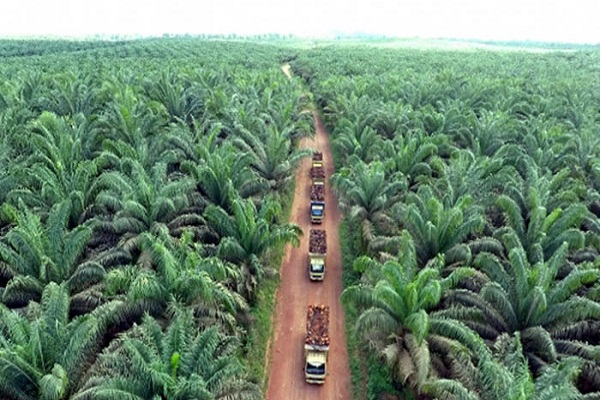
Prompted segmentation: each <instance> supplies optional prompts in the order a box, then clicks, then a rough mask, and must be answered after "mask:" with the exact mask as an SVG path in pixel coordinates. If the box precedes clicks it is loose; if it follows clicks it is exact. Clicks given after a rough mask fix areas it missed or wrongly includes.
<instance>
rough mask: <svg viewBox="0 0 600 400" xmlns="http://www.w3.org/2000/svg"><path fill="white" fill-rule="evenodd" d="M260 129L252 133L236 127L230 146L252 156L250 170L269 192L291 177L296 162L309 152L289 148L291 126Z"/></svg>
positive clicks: (275, 189) (270, 126)
mask: <svg viewBox="0 0 600 400" xmlns="http://www.w3.org/2000/svg"><path fill="white" fill-rule="evenodd" d="M263 128H264V129H263V131H261V132H258V133H252V132H250V131H248V130H247V129H245V128H243V127H241V126H238V127H237V128H236V137H235V138H233V139H232V143H233V144H234V145H235V146H236V147H238V149H239V150H240V151H241V152H242V153H247V154H250V155H251V156H252V161H251V166H252V168H253V169H254V170H255V171H256V172H257V173H258V175H259V176H260V177H261V178H263V179H264V180H266V181H267V182H268V183H269V185H270V188H271V190H273V191H278V190H279V189H281V188H283V187H285V186H286V185H287V183H288V182H289V181H290V180H291V179H292V178H293V177H294V174H295V173H296V168H297V167H298V165H299V164H300V161H302V159H303V158H304V157H308V156H309V155H311V154H312V153H311V151H310V150H308V149H299V148H294V147H293V144H292V141H291V136H290V135H291V134H292V133H293V127H288V128H287V129H285V130H278V129H277V128H276V127H274V126H273V125H266V126H264V127H263Z"/></svg>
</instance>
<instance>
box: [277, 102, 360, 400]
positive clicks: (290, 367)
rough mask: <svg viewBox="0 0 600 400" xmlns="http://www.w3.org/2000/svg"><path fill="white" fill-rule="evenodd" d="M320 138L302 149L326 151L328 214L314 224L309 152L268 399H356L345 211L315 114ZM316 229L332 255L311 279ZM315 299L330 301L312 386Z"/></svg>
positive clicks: (285, 267) (281, 293)
mask: <svg viewBox="0 0 600 400" xmlns="http://www.w3.org/2000/svg"><path fill="white" fill-rule="evenodd" d="M314 118H315V129H316V133H315V137H314V139H310V138H305V139H303V140H302V142H301V143H300V147H302V148H313V149H317V150H319V151H322V152H323V164H324V168H325V176H326V180H325V217H324V221H323V223H322V224H321V225H318V224H316V225H313V224H311V222H310V216H309V203H310V201H309V199H310V185H311V180H310V174H309V170H310V168H311V159H310V157H307V158H305V159H304V160H303V161H302V164H301V165H300V168H299V169H298V171H297V173H296V191H295V193H294V201H293V204H292V210H291V213H290V222H293V223H296V224H298V225H299V226H300V227H301V228H302V230H303V231H304V235H303V236H302V238H301V240H300V246H299V247H297V248H294V247H292V246H289V245H288V246H287V248H286V253H285V255H284V257H283V260H282V265H281V269H280V274H281V284H280V287H279V290H278V292H277V294H276V296H277V299H276V303H277V305H276V310H275V320H274V324H275V325H274V336H273V341H272V347H271V350H270V351H271V355H272V363H271V365H270V376H269V386H268V389H267V395H266V399H267V400H304V399H307V400H308V399H310V400H349V399H351V382H350V367H349V363H348V350H347V346H346V331H345V322H344V310H343V308H342V304H341V302H340V294H341V293H342V289H343V284H342V257H341V251H340V243H339V235H338V224H339V223H340V221H341V213H340V211H339V209H338V205H337V199H336V197H335V196H334V195H333V192H332V190H331V185H330V184H329V177H330V176H331V174H332V173H333V172H334V170H333V160H332V158H331V149H330V146H329V136H328V135H327V133H326V132H325V129H324V127H323V124H322V122H321V120H320V118H319V116H318V114H317V113H316V112H315V113H314ZM311 228H319V229H326V230H327V247H328V249H327V259H326V261H325V265H326V267H325V280H323V281H322V282H312V281H310V279H309V277H308V240H309V236H310V234H309V232H310V229H311ZM311 304H323V305H326V306H329V308H330V316H329V324H330V325H329V335H330V337H331V344H330V347H329V359H328V361H327V368H328V372H327V378H326V379H325V384H324V385H311V384H308V383H306V382H305V380H304V336H305V333H306V310H307V307H308V306H309V305H311Z"/></svg>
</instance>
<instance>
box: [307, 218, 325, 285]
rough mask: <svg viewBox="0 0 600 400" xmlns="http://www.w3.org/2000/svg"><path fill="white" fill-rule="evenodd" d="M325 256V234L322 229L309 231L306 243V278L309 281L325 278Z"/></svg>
mask: <svg viewBox="0 0 600 400" xmlns="http://www.w3.org/2000/svg"><path fill="white" fill-rule="evenodd" d="M326 256H327V232H326V231H325V230H324V229H311V230H310V237H309V241H308V276H309V278H310V280H311V281H322V280H323V279H324V278H325V257H326Z"/></svg>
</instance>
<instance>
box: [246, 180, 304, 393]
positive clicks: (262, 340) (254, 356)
mask: <svg viewBox="0 0 600 400" xmlns="http://www.w3.org/2000/svg"><path fill="white" fill-rule="evenodd" d="M294 190H295V181H294V180H292V181H291V183H290V186H289V187H288V188H287V189H286V190H285V191H284V192H282V195H281V202H280V204H283V205H284V208H283V209H282V217H281V221H284V222H287V221H289V216H290V212H291V210H292V202H293V199H294ZM284 252H285V246H283V245H282V246H278V247H276V248H272V249H270V250H269V251H268V252H267V254H266V256H265V265H267V266H268V267H271V268H273V269H275V270H276V271H277V272H278V273H277V274H276V275H275V276H273V277H269V278H266V279H264V281H263V284H262V285H261V288H260V289H259V291H258V294H257V303H256V306H255V307H253V308H252V310H251V315H252V320H253V324H252V328H251V330H250V332H248V342H247V347H246V348H247V353H246V360H245V362H246V367H247V370H248V373H249V374H250V376H252V377H253V378H255V379H256V380H257V381H258V382H259V384H260V385H261V387H262V388H263V392H264V391H266V386H267V384H268V376H265V373H268V370H269V365H270V363H271V360H270V354H269V359H268V360H267V359H266V357H267V354H268V350H269V349H268V346H270V345H271V337H272V335H273V316H274V315H275V297H276V296H275V292H276V291H277V288H278V287H279V268H280V266H281V260H282V259H283V256H284ZM265 367H267V368H265Z"/></svg>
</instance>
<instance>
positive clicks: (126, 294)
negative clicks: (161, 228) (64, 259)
mask: <svg viewBox="0 0 600 400" xmlns="http://www.w3.org/2000/svg"><path fill="white" fill-rule="evenodd" d="M193 240H194V237H193V234H192V232H190V231H186V232H184V234H183V235H182V236H181V238H179V239H176V240H174V239H173V238H172V237H170V236H169V235H168V234H163V235H159V236H155V235H152V234H150V233H148V232H146V233H143V234H142V237H141V240H140V242H141V250H142V252H143V254H144V255H145V256H144V257H140V258H139V259H138V263H137V264H136V265H126V266H120V267H119V268H114V269H112V270H111V271H110V272H109V273H108V274H107V276H106V279H105V282H104V293H105V294H106V295H107V296H108V297H109V298H111V299H115V298H118V299H121V300H124V301H127V302H131V303H136V302H143V301H146V300H151V301H153V302H155V303H162V305H163V306H164V307H167V306H168V305H171V306H173V305H174V304H177V305H182V306H185V307H187V309H190V310H193V311H194V315H195V318H196V319H197V320H198V321H201V322H202V323H204V324H206V326H209V325H214V324H221V325H222V326H224V327H226V328H227V329H230V330H233V329H234V327H235V323H236V321H235V317H236V316H237V315H238V314H239V313H243V312H246V311H247V308H248V307H247V303H246V301H245V300H244V298H243V297H242V296H241V295H240V294H238V293H236V292H234V291H232V290H231V289H229V288H228V283H230V282H237V280H238V279H239V276H238V273H237V269H236V268H235V266H233V265H230V264H228V263H226V262H224V261H223V260H221V259H220V258H217V257H204V256H202V253H204V250H203V249H202V246H201V245H200V244H198V243H195V242H194V241H193Z"/></svg>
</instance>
